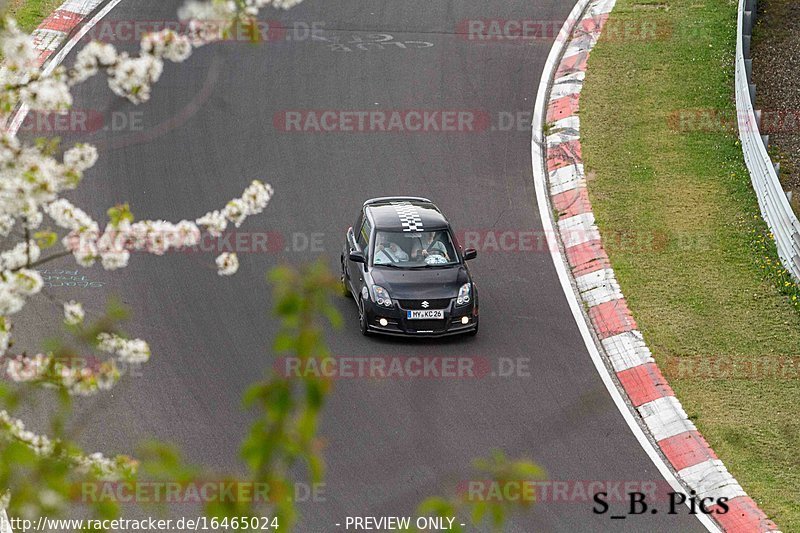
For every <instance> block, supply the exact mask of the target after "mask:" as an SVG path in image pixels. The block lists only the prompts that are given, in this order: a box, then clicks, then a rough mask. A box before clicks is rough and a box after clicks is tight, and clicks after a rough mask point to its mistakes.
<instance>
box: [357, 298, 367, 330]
mask: <svg viewBox="0 0 800 533" xmlns="http://www.w3.org/2000/svg"><path fill="white" fill-rule="evenodd" d="M358 326H359V329H360V330H361V334H362V335H364V336H365V337H366V336H367V335H369V328H367V315H366V313H364V311H362V308H361V305H359V306H358Z"/></svg>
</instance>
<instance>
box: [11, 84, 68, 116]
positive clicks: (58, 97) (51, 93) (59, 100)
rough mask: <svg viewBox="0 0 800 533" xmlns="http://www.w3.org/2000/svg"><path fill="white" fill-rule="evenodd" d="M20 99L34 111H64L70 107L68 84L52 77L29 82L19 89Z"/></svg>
mask: <svg viewBox="0 0 800 533" xmlns="http://www.w3.org/2000/svg"><path fill="white" fill-rule="evenodd" d="M20 100H21V101H22V103H24V104H27V105H28V106H30V108H31V109H32V110H35V111H66V110H68V109H69V108H70V107H72V94H71V93H70V92H69V86H68V85H67V84H66V83H65V82H63V81H60V80H57V79H55V78H52V77H46V78H41V79H38V80H35V81H31V82H29V83H28V84H27V85H26V86H25V87H23V88H22V90H21V91H20Z"/></svg>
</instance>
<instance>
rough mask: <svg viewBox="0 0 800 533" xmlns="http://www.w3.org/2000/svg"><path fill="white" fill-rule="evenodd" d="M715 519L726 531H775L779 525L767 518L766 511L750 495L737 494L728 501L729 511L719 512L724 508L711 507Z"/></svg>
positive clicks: (728, 532)
mask: <svg viewBox="0 0 800 533" xmlns="http://www.w3.org/2000/svg"><path fill="white" fill-rule="evenodd" d="M709 510H710V511H711V512H712V513H714V519H715V520H716V521H717V522H719V525H721V526H722V529H723V530H724V531H725V532H726V533H752V532H754V531H775V530H777V529H778V526H777V525H776V524H775V522H773V521H772V520H770V519H769V518H767V515H765V514H764V511H762V510H761V509H759V508H758V505H757V504H756V502H754V501H753V499H752V498H750V497H749V496H737V497H736V498H734V499H732V500H730V501H729V502H728V512H727V513H725V514H717V513H718V512H721V511H722V510H723V509H722V508H721V507H720V506H719V505H715V506H713V507H711V508H710V509H709Z"/></svg>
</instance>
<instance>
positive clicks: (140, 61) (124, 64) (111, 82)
mask: <svg viewBox="0 0 800 533" xmlns="http://www.w3.org/2000/svg"><path fill="white" fill-rule="evenodd" d="M163 69H164V63H163V61H161V60H160V59H159V58H157V57H155V56H152V55H143V56H140V57H129V56H128V55H127V54H126V53H124V52H123V53H122V54H120V55H119V57H118V59H117V62H116V63H115V64H114V65H113V66H111V67H110V68H109V69H108V75H109V78H108V86H109V87H110V88H111V90H112V91H114V93H115V94H117V95H119V96H122V97H124V98H127V99H128V100H130V101H131V102H133V103H134V104H140V103H142V102H146V101H148V100H149V99H150V88H151V85H152V84H154V83H155V82H157V81H158V79H159V78H160V77H161V72H162V70H163Z"/></svg>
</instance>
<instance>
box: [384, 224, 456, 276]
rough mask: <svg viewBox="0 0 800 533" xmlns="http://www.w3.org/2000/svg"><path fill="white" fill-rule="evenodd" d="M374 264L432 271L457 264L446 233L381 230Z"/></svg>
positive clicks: (440, 231)
mask: <svg viewBox="0 0 800 533" xmlns="http://www.w3.org/2000/svg"><path fill="white" fill-rule="evenodd" d="M373 253H374V258H373V260H372V263H373V264H374V265H377V266H388V267H396V268H429V267H437V266H448V265H455V264H457V263H458V256H457V255H456V251H455V247H454V246H453V240H452V239H451V238H450V232H448V231H447V230H435V231H419V232H413V233H409V232H403V231H378V232H376V234H375V249H374V252H373Z"/></svg>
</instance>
